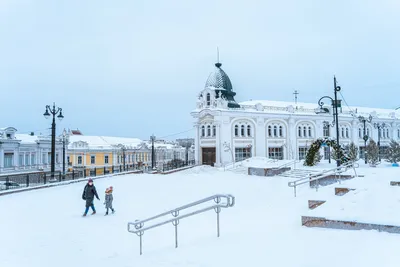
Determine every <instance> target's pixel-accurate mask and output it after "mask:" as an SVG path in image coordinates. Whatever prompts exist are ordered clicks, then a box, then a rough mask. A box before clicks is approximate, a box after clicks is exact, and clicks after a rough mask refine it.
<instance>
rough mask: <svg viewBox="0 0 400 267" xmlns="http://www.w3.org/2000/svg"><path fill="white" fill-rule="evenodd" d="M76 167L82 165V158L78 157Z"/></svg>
mask: <svg viewBox="0 0 400 267" xmlns="http://www.w3.org/2000/svg"><path fill="white" fill-rule="evenodd" d="M78 165H82V156H78Z"/></svg>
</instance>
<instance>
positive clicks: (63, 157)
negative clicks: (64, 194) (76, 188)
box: [62, 130, 65, 179]
mask: <svg viewBox="0 0 400 267" xmlns="http://www.w3.org/2000/svg"><path fill="white" fill-rule="evenodd" d="M64 131H65V130H64ZM62 160H63V165H62V166H63V179H65V135H63V156H62Z"/></svg>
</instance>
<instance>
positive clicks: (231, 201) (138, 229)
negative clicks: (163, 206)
mask: <svg viewBox="0 0 400 267" xmlns="http://www.w3.org/2000/svg"><path fill="white" fill-rule="evenodd" d="M221 199H225V202H221ZM211 200H214V202H215V203H216V204H213V205H211V206H208V207H206V208H202V209H199V210H195V211H192V212H189V213H187V214H184V215H180V216H179V212H180V211H183V210H186V209H188V208H191V207H194V206H197V205H199V204H203V203H206V202H208V201H211ZM234 205H235V197H234V196H232V195H230V194H217V195H213V196H210V197H207V198H204V199H201V200H198V201H195V202H192V203H189V204H186V205H183V206H181V207H178V208H175V209H173V210H170V211H167V212H163V213H161V214H158V215H156V216H153V217H150V218H147V219H144V220H136V221H134V222H128V225H127V228H128V232H130V233H134V234H136V235H138V236H139V237H140V255H142V236H143V234H144V232H145V231H147V230H150V229H153V228H156V227H159V226H162V225H165V224H168V223H172V224H173V225H174V226H175V247H176V248H177V247H178V224H179V220H181V219H184V218H187V217H191V216H193V215H196V214H200V213H203V212H206V211H209V210H214V211H215V212H216V213H217V236H218V237H219V234H220V233H219V213H220V212H221V208H230V207H233V206H234ZM167 215H172V216H173V218H170V219H166V220H164V221H162V222H158V223H155V224H152V225H149V226H146V227H144V223H145V222H149V221H153V220H155V219H158V218H161V217H164V216H167ZM131 226H133V228H134V229H131Z"/></svg>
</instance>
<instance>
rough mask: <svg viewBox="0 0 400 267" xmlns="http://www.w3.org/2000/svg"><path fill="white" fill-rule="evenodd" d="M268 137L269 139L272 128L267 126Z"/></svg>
mask: <svg viewBox="0 0 400 267" xmlns="http://www.w3.org/2000/svg"><path fill="white" fill-rule="evenodd" d="M268 136H269V137H271V136H272V127H271V125H270V126H268Z"/></svg>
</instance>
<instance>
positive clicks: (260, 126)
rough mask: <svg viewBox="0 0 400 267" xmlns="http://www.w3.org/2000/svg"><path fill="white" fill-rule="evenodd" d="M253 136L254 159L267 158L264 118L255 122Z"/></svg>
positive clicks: (259, 118)
mask: <svg viewBox="0 0 400 267" xmlns="http://www.w3.org/2000/svg"><path fill="white" fill-rule="evenodd" d="M254 134H255V139H254V140H255V149H254V153H255V155H253V156H256V157H266V156H267V144H266V143H267V140H266V135H265V124H264V118H262V117H258V118H257V120H256V128H255V129H254Z"/></svg>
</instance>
